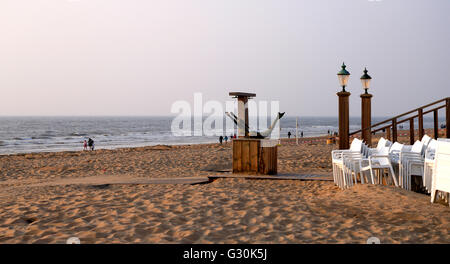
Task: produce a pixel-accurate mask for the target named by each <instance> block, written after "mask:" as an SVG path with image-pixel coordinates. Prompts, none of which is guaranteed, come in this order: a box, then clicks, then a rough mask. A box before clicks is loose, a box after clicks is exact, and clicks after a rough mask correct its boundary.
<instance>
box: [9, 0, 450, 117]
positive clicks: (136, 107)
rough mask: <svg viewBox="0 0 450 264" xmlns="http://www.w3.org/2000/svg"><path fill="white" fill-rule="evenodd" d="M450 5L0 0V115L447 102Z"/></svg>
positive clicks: (318, 112)
mask: <svg viewBox="0 0 450 264" xmlns="http://www.w3.org/2000/svg"><path fill="white" fill-rule="evenodd" d="M448 11H450V1H448V0H431V1H426V0H380V1H369V0H315V1H307V0H0V98H1V103H0V115H4V116H5V115H6V116H8V115H51V116H54V115H75V116H82V115H83V116H84V115H85V116H96V115H146V116H147V115H150V116H151V115H169V114H171V113H170V110H171V106H172V104H173V103H174V102H176V101H177V100H186V101H188V102H191V103H192V102H193V98H194V93H197V92H200V93H202V94H203V100H204V101H206V100H218V101H220V102H223V103H225V101H226V100H230V98H229V96H228V92H232V91H242V92H253V93H256V95H257V97H256V100H267V101H270V100H277V101H279V105H280V110H281V111H286V112H287V114H288V115H289V116H337V109H338V108H337V102H338V99H337V96H336V92H338V91H339V90H340V87H339V84H338V79H337V76H336V73H337V72H338V71H339V70H340V65H341V64H342V62H344V61H345V63H346V64H347V66H348V67H347V69H348V70H349V71H350V73H351V76H350V80H349V84H348V87H347V90H348V91H350V92H351V93H352V95H351V97H350V115H351V116H359V115H360V104H361V103H360V100H361V99H360V97H359V95H360V94H361V93H362V92H363V89H362V86H361V82H360V80H359V78H360V77H361V75H362V74H363V70H364V67H367V69H368V71H369V74H370V75H371V76H372V78H373V80H372V85H371V88H370V90H369V92H371V93H372V94H373V95H374V97H373V99H372V115H373V116H392V115H396V114H400V113H402V112H405V111H408V110H410V109H413V108H416V107H418V106H420V105H424V104H428V103H430V102H432V101H434V100H438V99H441V98H443V97H447V96H450V85H449V82H448V79H449V78H450V51H449V50H448V49H449V47H450V34H449V32H450V31H449V25H450V16H449V15H448Z"/></svg>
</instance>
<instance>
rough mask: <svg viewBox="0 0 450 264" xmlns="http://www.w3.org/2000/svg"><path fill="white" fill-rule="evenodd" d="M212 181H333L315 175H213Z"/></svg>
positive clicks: (326, 177) (331, 178)
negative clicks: (222, 179)
mask: <svg viewBox="0 0 450 264" xmlns="http://www.w3.org/2000/svg"><path fill="white" fill-rule="evenodd" d="M208 178H210V179H219V178H225V179H226V178H229V179H230V178H233V179H250V180H300V181H333V177H332V176H331V175H329V176H328V175H315V174H298V175H294V174H293V175H276V176H275V175H274V176H270V175H248V174H233V175H212V176H208Z"/></svg>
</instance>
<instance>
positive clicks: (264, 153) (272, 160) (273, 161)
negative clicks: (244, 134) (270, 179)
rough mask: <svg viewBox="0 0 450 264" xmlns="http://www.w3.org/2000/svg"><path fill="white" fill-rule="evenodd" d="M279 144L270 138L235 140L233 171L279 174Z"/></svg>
mask: <svg viewBox="0 0 450 264" xmlns="http://www.w3.org/2000/svg"><path fill="white" fill-rule="evenodd" d="M277 144H278V142H277V141H276V140H270V139H253V138H238V139H235V140H233V173H253V174H266V175H274V174H277V161H278V159H277V151H278V149H277Z"/></svg>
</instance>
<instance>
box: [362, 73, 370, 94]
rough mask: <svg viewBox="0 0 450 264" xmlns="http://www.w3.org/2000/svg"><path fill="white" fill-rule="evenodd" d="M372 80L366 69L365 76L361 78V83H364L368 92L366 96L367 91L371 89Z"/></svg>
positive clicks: (364, 87)
mask: <svg viewBox="0 0 450 264" xmlns="http://www.w3.org/2000/svg"><path fill="white" fill-rule="evenodd" d="M370 80H372V77H370V75H369V74H367V69H366V68H364V74H363V76H361V83H362V86H363V89H364V90H365V91H366V92H365V93H366V94H367V90H368V89H369V84H370Z"/></svg>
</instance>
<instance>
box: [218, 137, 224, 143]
mask: <svg viewBox="0 0 450 264" xmlns="http://www.w3.org/2000/svg"><path fill="white" fill-rule="evenodd" d="M222 141H223V136H220V137H219V142H220V144H222Z"/></svg>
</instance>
